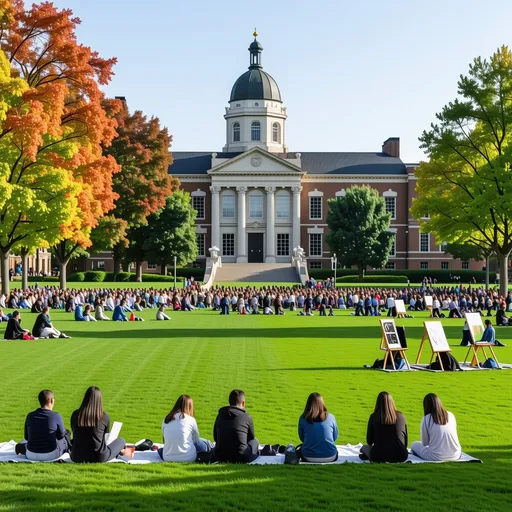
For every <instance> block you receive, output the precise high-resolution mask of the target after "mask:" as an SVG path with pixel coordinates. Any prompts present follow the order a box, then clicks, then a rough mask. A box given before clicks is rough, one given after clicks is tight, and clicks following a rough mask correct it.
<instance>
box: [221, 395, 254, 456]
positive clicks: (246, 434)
mask: <svg viewBox="0 0 512 512" xmlns="http://www.w3.org/2000/svg"><path fill="white" fill-rule="evenodd" d="M213 438H214V439H215V443H216V445H215V459H216V460H218V461H219V462H239V463H242V464H243V463H248V462H252V461H253V460H254V459H256V458H257V457H258V455H259V451H258V449H259V442H258V440H257V439H256V437H255V436H254V423H253V421H252V418H251V416H250V415H249V414H247V413H246V412H245V393H244V392H243V391H241V390H239V389H234V390H233V391H231V393H230V394H229V406H227V407H222V408H221V409H219V414H218V415H217V419H216V420H215V426H214V427H213Z"/></svg>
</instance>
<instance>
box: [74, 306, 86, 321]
mask: <svg viewBox="0 0 512 512" xmlns="http://www.w3.org/2000/svg"><path fill="white" fill-rule="evenodd" d="M75 321H76V322H85V318H84V314H83V312H82V306H81V305H80V304H78V305H77V306H76V307H75Z"/></svg>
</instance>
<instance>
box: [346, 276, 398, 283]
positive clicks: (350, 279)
mask: <svg viewBox="0 0 512 512" xmlns="http://www.w3.org/2000/svg"><path fill="white" fill-rule="evenodd" d="M336 282H337V283H405V284H407V276H404V275H400V276H399V275H394V276H389V275H388V276H385V275H383V276H364V277H363V279H362V280H361V279H359V276H358V275H352V276H343V277H337V278H336Z"/></svg>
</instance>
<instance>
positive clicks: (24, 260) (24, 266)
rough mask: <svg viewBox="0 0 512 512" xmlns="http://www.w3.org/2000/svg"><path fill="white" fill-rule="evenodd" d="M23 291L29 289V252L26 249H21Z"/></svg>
mask: <svg viewBox="0 0 512 512" xmlns="http://www.w3.org/2000/svg"><path fill="white" fill-rule="evenodd" d="M20 252H21V289H22V290H26V289H27V288H28V268H27V267H28V265H27V263H28V250H27V249H25V248H24V247H23V248H22V249H21V251H20Z"/></svg>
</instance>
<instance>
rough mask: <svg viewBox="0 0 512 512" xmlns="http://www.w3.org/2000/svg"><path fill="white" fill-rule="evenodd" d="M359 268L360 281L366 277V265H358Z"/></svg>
mask: <svg viewBox="0 0 512 512" xmlns="http://www.w3.org/2000/svg"><path fill="white" fill-rule="evenodd" d="M358 268H359V281H362V280H363V279H364V266H363V265H358Z"/></svg>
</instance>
